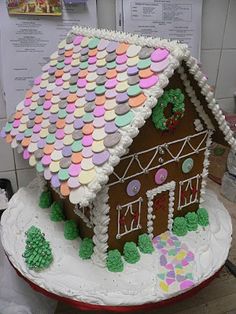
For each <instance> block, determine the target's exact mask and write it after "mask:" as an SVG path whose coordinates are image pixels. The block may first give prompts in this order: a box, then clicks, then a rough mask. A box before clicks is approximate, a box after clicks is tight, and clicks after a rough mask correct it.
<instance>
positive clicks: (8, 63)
mask: <svg viewBox="0 0 236 314" xmlns="http://www.w3.org/2000/svg"><path fill="white" fill-rule="evenodd" d="M62 10H63V11H62V16H60V17H56V16H53V17H49V16H20V15H18V16H9V15H8V12H7V6H6V2H5V1H0V12H1V13H0V16H1V18H0V32H1V37H0V39H1V45H0V46H1V47H2V49H1V54H0V55H1V58H2V60H1V61H2V66H3V71H2V72H3V73H2V74H3V75H2V78H3V80H2V81H3V89H4V92H5V100H6V107H7V114H8V115H9V114H10V113H12V112H13V111H14V110H15V107H16V105H17V104H18V103H19V102H20V101H21V100H22V98H23V97H24V94H25V91H26V90H27V89H28V88H29V87H31V86H32V83H33V79H34V78H35V77H36V76H38V75H39V74H41V72H42V71H41V67H42V66H43V65H44V64H46V63H47V62H48V61H49V57H50V55H51V54H52V53H53V52H54V51H55V50H56V49H57V45H58V43H59V42H60V41H61V40H62V39H64V38H65V36H66V34H67V33H68V32H69V31H70V29H71V28H72V26H74V25H84V26H91V27H97V9H96V0H88V1H87V2H86V3H80V4H77V5H74V4H73V5H67V6H65V5H64V4H63V8H62Z"/></svg>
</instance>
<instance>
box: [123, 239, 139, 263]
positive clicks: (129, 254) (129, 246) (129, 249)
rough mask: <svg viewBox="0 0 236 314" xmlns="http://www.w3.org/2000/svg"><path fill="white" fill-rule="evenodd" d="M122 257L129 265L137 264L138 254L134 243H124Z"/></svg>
mask: <svg viewBox="0 0 236 314" xmlns="http://www.w3.org/2000/svg"><path fill="white" fill-rule="evenodd" d="M123 255H124V259H125V261H126V262H127V263H130V264H134V263H137V262H138V261H139V260H140V254H139V251H138V248H137V246H136V244H135V243H134V242H126V243H125V245H124V251H123Z"/></svg>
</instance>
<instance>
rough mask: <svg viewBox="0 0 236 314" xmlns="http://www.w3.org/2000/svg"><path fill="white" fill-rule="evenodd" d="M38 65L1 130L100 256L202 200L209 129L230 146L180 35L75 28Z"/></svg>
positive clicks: (101, 259) (153, 231)
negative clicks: (150, 35) (173, 37)
mask: <svg viewBox="0 0 236 314" xmlns="http://www.w3.org/2000/svg"><path fill="white" fill-rule="evenodd" d="M42 71H43V73H42V75H40V76H39V77H37V78H36V79H35V80H34V85H33V87H32V89H30V90H29V91H27V93H26V95H25V99H24V100H23V101H22V102H21V103H19V104H18V106H17V111H16V112H15V113H14V114H13V115H12V116H11V117H10V118H9V119H8V122H7V124H6V126H5V128H4V129H3V131H2V135H3V137H5V138H6V141H7V142H8V143H11V146H12V147H13V148H17V150H18V152H20V153H22V154H23V158H24V159H28V160H29V164H30V165H31V166H35V167H36V170H37V172H38V173H39V174H40V175H41V177H43V178H44V179H45V180H46V181H47V182H48V187H49V189H51V190H52V194H53V198H54V200H57V199H62V200H63V203H64V209H65V214H66V217H67V219H74V220H76V221H77V223H78V227H79V231H80V236H81V237H82V238H84V237H92V238H93V242H94V245H95V247H94V253H93V255H92V260H93V261H94V262H95V263H96V264H98V265H101V266H103V265H104V264H105V261H106V255H107V251H108V250H109V249H115V248H117V249H119V250H120V251H122V249H123V246H124V244H125V243H126V242H128V241H134V242H137V239H138V236H139V235H140V234H143V233H148V234H149V235H150V237H151V238H152V237H153V236H156V235H158V234H160V233H162V232H165V231H166V230H171V229H172V224H173V218H174V217H176V216H183V215H185V214H186V213H187V212H189V211H196V210H197V209H198V208H199V203H201V201H202V199H203V198H204V188H205V186H206V177H207V173H208V164H209V162H208V157H209V146H210V144H211V139H212V135H213V136H215V137H216V138H217V139H218V141H221V142H223V141H225V142H227V143H228V144H229V145H231V146H232V147H233V148H234V149H236V140H235V139H234V137H233V134H232V132H231V130H230V128H229V126H228V125H227V123H226V121H225V117H224V115H223V114H222V111H221V110H220V108H219V106H218V104H217V103H216V101H215V99H214V97H213V93H212V91H211V89H210V87H209V85H208V84H207V79H206V77H205V76H204V74H203V73H202V72H201V70H200V69H199V66H198V64H197V61H196V60H195V59H194V58H193V57H192V56H191V55H190V52H189V51H188V49H187V47H186V45H183V44H181V43H179V42H176V41H168V40H161V39H159V38H156V39H154V38H144V37H140V36H137V35H133V36H132V35H127V34H124V33H117V32H109V31H106V30H95V29H87V28H81V27H74V28H73V29H72V31H71V32H70V33H69V34H68V36H67V37H66V39H65V40H63V41H62V42H60V44H59V45H58V50H57V51H56V52H54V53H53V54H52V55H51V57H50V61H49V63H48V64H46V65H45V66H44V67H43V68H42Z"/></svg>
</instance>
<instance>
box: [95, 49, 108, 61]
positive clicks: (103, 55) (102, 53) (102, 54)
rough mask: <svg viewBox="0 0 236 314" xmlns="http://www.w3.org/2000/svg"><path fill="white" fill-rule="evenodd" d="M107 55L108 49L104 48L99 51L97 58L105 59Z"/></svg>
mask: <svg viewBox="0 0 236 314" xmlns="http://www.w3.org/2000/svg"><path fill="white" fill-rule="evenodd" d="M106 56H107V51H106V50H102V51H98V53H97V59H104V58H106Z"/></svg>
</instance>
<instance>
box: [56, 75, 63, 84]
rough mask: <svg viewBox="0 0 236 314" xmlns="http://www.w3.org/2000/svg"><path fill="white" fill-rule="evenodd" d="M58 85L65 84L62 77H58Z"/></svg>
mask: <svg viewBox="0 0 236 314" xmlns="http://www.w3.org/2000/svg"><path fill="white" fill-rule="evenodd" d="M56 85H57V86H61V85H63V79H62V78H61V77H60V78H58V79H56Z"/></svg>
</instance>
